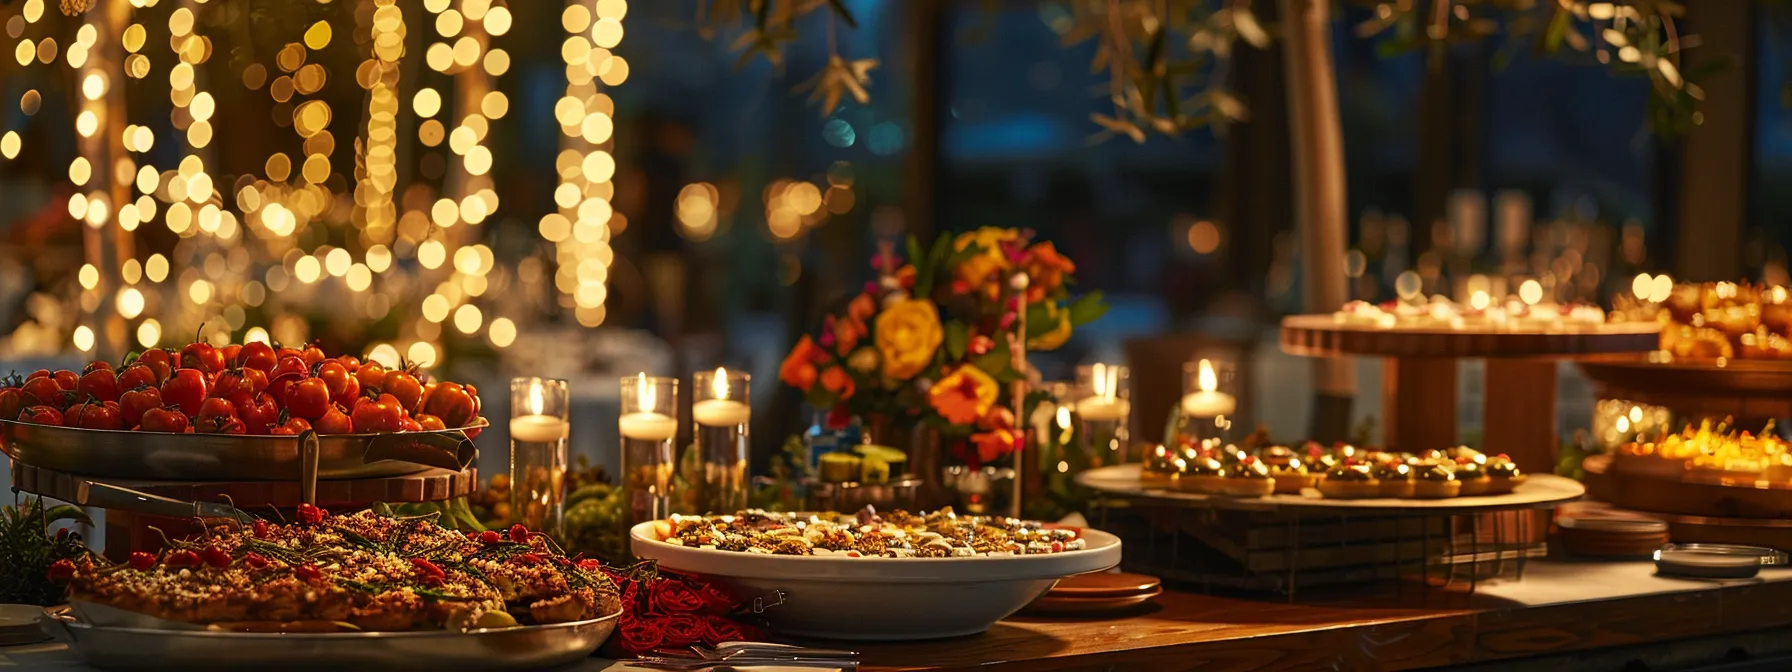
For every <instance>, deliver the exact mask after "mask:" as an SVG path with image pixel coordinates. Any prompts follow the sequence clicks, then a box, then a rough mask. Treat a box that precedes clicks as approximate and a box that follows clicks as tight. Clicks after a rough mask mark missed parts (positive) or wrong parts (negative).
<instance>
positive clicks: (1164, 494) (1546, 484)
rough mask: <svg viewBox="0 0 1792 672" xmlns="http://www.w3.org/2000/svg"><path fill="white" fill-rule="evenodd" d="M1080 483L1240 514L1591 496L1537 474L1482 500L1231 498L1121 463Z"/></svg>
mask: <svg viewBox="0 0 1792 672" xmlns="http://www.w3.org/2000/svg"><path fill="white" fill-rule="evenodd" d="M1076 483H1077V485H1081V486H1083V487H1085V488H1089V489H1091V490H1097V491H1100V492H1103V493H1106V494H1109V495H1117V496H1122V497H1129V498H1135V499H1147V500H1156V501H1163V502H1177V503H1181V504H1183V505H1185V506H1205V507H1207V508H1214V509H1228V510H1237V511H1289V510H1292V511H1301V512H1313V513H1324V512H1336V513H1346V512H1355V513H1365V514H1379V515H1414V516H1419V515H1454V514H1462V513H1476V512H1481V511H1506V510H1515V509H1546V508H1551V507H1554V506H1556V505H1558V504H1561V503H1564V502H1572V501H1574V500H1577V499H1580V498H1581V496H1582V495H1585V494H1587V489H1586V488H1585V487H1583V486H1581V484H1580V483H1577V482H1575V481H1574V479H1570V478H1562V477H1561V476H1552V475H1540V474H1533V475H1530V476H1528V477H1526V479H1525V482H1524V483H1522V484H1520V485H1519V486H1518V489H1517V490H1515V491H1513V492H1512V493H1511V494H1506V495H1487V496H1481V497H1452V498H1449V499H1395V498H1374V499H1326V498H1324V497H1320V496H1319V495H1318V493H1317V492H1316V491H1311V490H1309V492H1310V493H1311V496H1309V495H1308V494H1300V495H1270V496H1267V497H1227V496H1224V495H1203V494H1197V493H1192V492H1176V491H1173V490H1157V489H1147V488H1144V487H1141V486H1140V485H1139V465H1137V464H1121V465H1116V466H1112V467H1101V468H1098V469H1090V470H1088V471H1085V472H1083V473H1080V474H1077V475H1076Z"/></svg>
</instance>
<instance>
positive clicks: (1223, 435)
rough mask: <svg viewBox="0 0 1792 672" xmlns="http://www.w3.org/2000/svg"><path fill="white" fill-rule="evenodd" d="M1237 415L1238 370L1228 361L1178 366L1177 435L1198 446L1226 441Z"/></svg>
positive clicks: (1194, 362) (1207, 360) (1208, 360)
mask: <svg viewBox="0 0 1792 672" xmlns="http://www.w3.org/2000/svg"><path fill="white" fill-rule="evenodd" d="M1236 413H1238V369H1237V368H1236V367H1235V366H1233V364H1232V362H1228V361H1221V360H1213V359H1200V360H1196V361H1193V362H1187V363H1184V364H1183V365H1182V414H1181V416H1182V423H1181V433H1182V434H1183V435H1184V436H1186V437H1188V438H1190V439H1193V440H1194V442H1196V443H1199V442H1201V441H1203V440H1206V439H1219V440H1221V441H1222V442H1223V441H1225V440H1227V439H1228V438H1230V435H1231V431H1232V416H1233V415H1235V414H1236Z"/></svg>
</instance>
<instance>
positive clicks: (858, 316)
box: [846, 266, 914, 323]
mask: <svg viewBox="0 0 1792 672" xmlns="http://www.w3.org/2000/svg"><path fill="white" fill-rule="evenodd" d="M907 268H908V269H909V272H911V273H912V272H914V267H913V266H909V267H907ZM876 313H877V299H875V298H872V296H871V295H870V294H862V293H861V294H859V295H858V296H855V297H852V302H851V303H848V304H846V318H847V319H849V320H851V321H853V322H859V323H863V322H864V321H865V320H869V319H871V316H872V315H873V314H876Z"/></svg>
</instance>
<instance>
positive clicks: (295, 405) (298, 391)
mask: <svg viewBox="0 0 1792 672" xmlns="http://www.w3.org/2000/svg"><path fill="white" fill-rule="evenodd" d="M329 411H330V386H328V385H326V384H324V381H323V379H322V378H306V379H304V380H300V381H298V382H295V383H293V384H292V386H291V387H288V388H286V412H287V413H289V414H291V415H292V416H293V417H296V418H304V419H306V420H310V421H312V422H313V423H315V422H317V421H318V419H319V418H322V417H324V414H326V413H328V412H329Z"/></svg>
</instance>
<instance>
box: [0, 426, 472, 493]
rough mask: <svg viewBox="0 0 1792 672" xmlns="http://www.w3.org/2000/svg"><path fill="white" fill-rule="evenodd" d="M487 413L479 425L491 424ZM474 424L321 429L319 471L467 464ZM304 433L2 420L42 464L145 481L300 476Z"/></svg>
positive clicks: (5, 433)
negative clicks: (372, 430) (374, 430)
mask: <svg viewBox="0 0 1792 672" xmlns="http://www.w3.org/2000/svg"><path fill="white" fill-rule="evenodd" d="M484 423H485V420H484V419H483V418H481V419H480V420H479V424H478V425H476V426H477V427H483V426H485V424H484ZM466 429H471V428H459V429H440V430H434V431H424V432H398V433H393V434H330V435H318V436H317V447H318V453H317V472H316V473H317V478H318V479H321V480H339V479H350V478H383V477H388V476H404V475H408V474H415V473H418V472H421V471H425V470H427V469H430V468H441V469H449V470H452V471H459V470H461V469H464V468H466V466H467V464H468V463H470V462H472V460H473V458H474V456H476V455H477V451H476V449H475V448H474V447H473V442H472V440H470V439H468V438H467V434H466V431H465V430H466ZM302 445H303V441H302V440H301V437H299V436H247V435H238V434H169V433H162V432H127V431H116V430H106V429H80V428H74V427H56V426H52V425H37V424H32V423H28V422H17V421H13V420H0V451H4V452H5V453H6V454H7V455H8V456H11V457H12V459H14V460H17V461H19V462H23V463H25V464H29V465H32V466H35V467H38V468H41V469H51V470H54V471H60V472H63V473H67V474H79V475H83V476H100V477H108V478H122V479H132V480H144V481H293V480H299V479H300V467H301V463H302V460H301V459H300V455H301V447H302Z"/></svg>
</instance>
